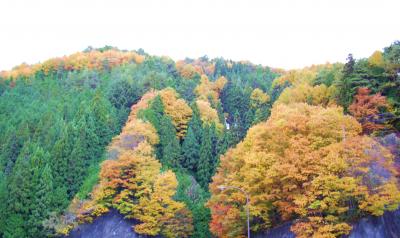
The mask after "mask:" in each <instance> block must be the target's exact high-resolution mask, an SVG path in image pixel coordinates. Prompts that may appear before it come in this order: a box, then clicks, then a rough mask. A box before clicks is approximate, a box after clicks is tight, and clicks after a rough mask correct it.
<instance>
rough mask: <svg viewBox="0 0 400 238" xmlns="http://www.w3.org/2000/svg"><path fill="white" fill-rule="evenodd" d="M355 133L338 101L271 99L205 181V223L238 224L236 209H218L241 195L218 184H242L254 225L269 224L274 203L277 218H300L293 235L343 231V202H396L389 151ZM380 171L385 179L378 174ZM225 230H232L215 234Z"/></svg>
mask: <svg viewBox="0 0 400 238" xmlns="http://www.w3.org/2000/svg"><path fill="white" fill-rule="evenodd" d="M360 133H361V126H360V124H359V123H358V122H357V121H356V120H355V119H354V118H353V117H351V116H346V115H344V114H343V110H342V108H340V107H336V106H333V107H327V108H324V107H322V106H311V105H308V104H305V103H294V104H293V103H292V104H289V105H286V104H275V106H274V107H273V109H272V112H271V117H270V118H269V119H268V121H267V122H262V123H259V124H257V125H255V126H253V127H252V128H251V129H250V130H249V131H248V133H247V136H246V138H245V139H244V140H243V141H242V142H241V143H239V144H238V145H237V146H236V148H234V149H230V150H228V152H227V153H226V154H225V155H223V156H221V159H220V160H221V162H220V168H219V169H218V171H217V174H216V175H215V176H214V177H213V182H212V183H211V185H210V190H211V192H212V196H211V198H210V200H209V203H208V206H209V207H210V208H211V212H212V217H213V220H212V221H211V230H212V231H213V232H214V233H215V234H218V235H219V236H226V237H236V236H240V235H241V234H242V232H243V231H244V230H245V229H244V227H243V226H240V224H244V223H242V220H240V219H241V218H240V217H242V216H243V215H244V214H243V213H244V211H243V210H241V211H240V213H241V214H242V216H238V217H237V218H235V217H231V219H230V220H225V219H222V218H220V217H224V215H223V214H222V215H221V214H220V215H218V214H219V213H221V210H222V211H223V212H229V211H231V210H232V208H229V209H226V208H224V207H221V206H220V205H219V204H237V203H241V204H243V203H244V196H243V194H241V193H240V192H238V191H235V190H231V191H229V193H228V192H221V191H220V190H219V189H218V186H219V185H231V186H237V187H241V188H243V189H245V190H246V191H247V192H248V193H249V194H250V213H251V217H252V219H253V220H257V226H256V227H254V229H255V230H259V229H265V228H267V227H269V226H271V220H270V217H269V214H270V212H271V211H273V210H274V211H278V213H279V215H280V216H281V218H282V219H283V220H291V219H293V218H294V217H299V218H300V219H299V220H298V222H296V223H295V224H294V225H293V227H292V230H293V231H294V232H295V233H296V235H297V236H298V237H336V236H339V235H341V234H347V233H348V232H349V230H350V228H351V226H350V225H349V224H348V223H347V222H348V221H346V220H343V217H345V216H344V214H345V213H346V212H347V211H348V210H349V206H350V205H349V204H350V201H357V202H358V204H360V207H359V209H361V210H364V211H366V212H369V213H371V214H374V215H379V214H382V213H383V211H384V210H393V209H396V208H397V207H398V205H399V203H400V198H399V197H400V191H399V189H398V187H397V185H396V180H395V175H396V170H395V169H394V165H393V159H392V156H391V155H390V153H389V152H388V151H387V150H386V149H385V148H383V147H382V146H380V145H379V143H377V142H375V141H374V140H373V139H372V138H369V137H363V136H359V134H360ZM373 168H380V169H378V170H377V171H373V170H372V169H373ZM381 170H382V171H387V173H388V174H389V178H385V177H383V175H379V171H381ZM385 176H387V175H385ZM374 181H375V182H374ZM224 214H226V213H224ZM342 215H343V216H342ZM215 219H217V220H215ZM226 231H237V233H234V234H230V235H227V234H224V235H221V232H222V233H224V232H226Z"/></svg>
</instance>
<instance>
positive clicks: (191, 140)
mask: <svg viewBox="0 0 400 238" xmlns="http://www.w3.org/2000/svg"><path fill="white" fill-rule="evenodd" d="M199 158H200V143H199V141H198V140H197V138H196V135H195V133H194V130H193V128H192V126H189V129H188V132H187V134H186V137H185V140H184V141H183V144H182V160H183V161H182V166H183V167H184V168H186V169H188V170H189V171H192V172H195V171H196V169H197V164H198V162H199Z"/></svg>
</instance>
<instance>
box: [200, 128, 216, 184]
mask: <svg viewBox="0 0 400 238" xmlns="http://www.w3.org/2000/svg"><path fill="white" fill-rule="evenodd" d="M213 160H214V156H213V154H212V141H211V133H210V126H208V125H205V127H204V131H203V139H202V141H201V146H200V159H199V164H198V167H197V173H196V179H197V181H198V182H199V184H200V185H201V186H202V187H203V188H207V187H208V183H209V182H210V181H211V176H212V173H213V170H214V168H213Z"/></svg>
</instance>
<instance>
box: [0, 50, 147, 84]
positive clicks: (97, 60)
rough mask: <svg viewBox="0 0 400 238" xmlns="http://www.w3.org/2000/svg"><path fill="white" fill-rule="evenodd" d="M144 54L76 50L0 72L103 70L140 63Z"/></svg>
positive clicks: (16, 74)
mask: <svg viewBox="0 0 400 238" xmlns="http://www.w3.org/2000/svg"><path fill="white" fill-rule="evenodd" d="M143 61H144V56H142V55H139V54H137V53H136V52H134V51H127V52H124V51H119V50H115V49H110V50H106V51H98V50H92V51H89V52H77V53H74V54H72V55H69V56H64V57H59V58H53V59H49V60H46V61H44V62H43V63H38V64H34V65H27V64H25V63H24V64H21V65H19V66H16V67H15V68H13V69H12V70H10V71H2V72H0V76H1V77H2V78H13V79H16V78H18V77H30V76H32V75H33V74H35V73H37V72H39V71H43V73H44V74H45V75H48V74H50V73H52V72H57V71H60V70H65V71H76V70H82V69H96V70H104V69H111V68H113V67H115V66H119V65H122V64H127V63H131V62H134V63H137V64H140V63H142V62H143Z"/></svg>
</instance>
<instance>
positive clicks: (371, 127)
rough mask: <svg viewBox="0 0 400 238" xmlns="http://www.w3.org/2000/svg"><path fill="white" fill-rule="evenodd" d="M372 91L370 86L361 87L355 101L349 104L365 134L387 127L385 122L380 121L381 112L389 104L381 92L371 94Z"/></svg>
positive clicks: (350, 110)
mask: <svg viewBox="0 0 400 238" xmlns="http://www.w3.org/2000/svg"><path fill="white" fill-rule="evenodd" d="M370 92H371V90H369V89H368V88H359V89H358V90H357V95H355V96H354V101H353V103H352V104H351V105H350V106H349V112H350V113H351V115H353V116H354V117H355V118H356V119H357V120H358V121H359V122H360V123H361V125H362V128H363V132H364V133H365V134H371V133H372V132H374V131H378V130H382V129H384V128H385V127H386V125H385V124H383V123H382V122H379V119H380V112H381V111H382V110H385V109H387V108H388V106H389V104H388V103H387V101H386V97H384V96H382V95H381V94H380V93H377V94H374V95H370Z"/></svg>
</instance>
